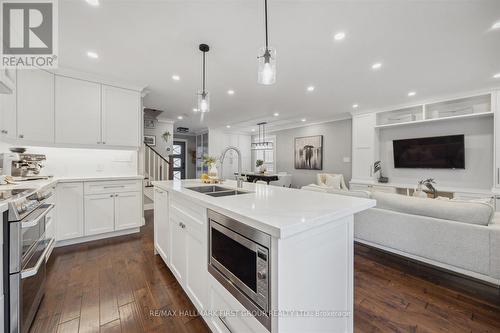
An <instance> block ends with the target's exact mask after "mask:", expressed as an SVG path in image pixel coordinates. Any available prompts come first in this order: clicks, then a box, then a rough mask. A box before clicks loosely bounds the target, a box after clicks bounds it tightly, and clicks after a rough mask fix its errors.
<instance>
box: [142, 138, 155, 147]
mask: <svg viewBox="0 0 500 333" xmlns="http://www.w3.org/2000/svg"><path fill="white" fill-rule="evenodd" d="M144 143H147V144H148V145H150V146H156V136H155V135H144Z"/></svg>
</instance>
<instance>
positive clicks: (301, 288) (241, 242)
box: [153, 180, 375, 333]
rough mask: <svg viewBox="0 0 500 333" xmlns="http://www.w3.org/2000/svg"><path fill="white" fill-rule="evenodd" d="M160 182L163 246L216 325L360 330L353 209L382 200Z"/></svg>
mask: <svg viewBox="0 0 500 333" xmlns="http://www.w3.org/2000/svg"><path fill="white" fill-rule="evenodd" d="M153 185H154V186H155V200H154V204H155V222H154V224H155V225H154V236H155V239H154V242H155V250H156V251H157V253H158V254H159V255H160V256H161V257H162V259H163V260H164V261H165V263H166V264H167V266H168V267H169V268H170V270H171V271H172V273H173V274H174V276H175V277H176V278H177V280H178V282H179V283H180V285H181V286H182V287H183V289H184V291H185V292H186V294H187V295H188V296H189V298H190V299H191V301H192V302H193V304H194V305H195V307H196V308H197V310H198V311H199V312H200V314H201V315H202V316H203V318H204V319H205V321H206V322H207V324H208V326H209V327H210V329H211V330H212V331H213V332H232V333H238V332H272V333H274V332H352V331H353V314H352V311H353V242H354V240H353V215H354V214H356V213H358V212H360V211H363V210H366V209H368V208H371V207H374V206H375V201H374V200H369V199H361V198H353V197H349V196H341V195H333V194H327V193H319V192H310V191H302V190H296V189H289V188H282V187H276V186H268V185H262V184H252V183H244V185H243V188H242V189H236V182H235V181H226V182H225V183H224V184H222V185H218V186H215V187H214V186H212V185H203V184H202V183H201V182H200V181H197V180H184V181H163V182H153Z"/></svg>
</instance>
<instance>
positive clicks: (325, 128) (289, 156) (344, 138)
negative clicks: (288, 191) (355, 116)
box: [272, 119, 352, 187]
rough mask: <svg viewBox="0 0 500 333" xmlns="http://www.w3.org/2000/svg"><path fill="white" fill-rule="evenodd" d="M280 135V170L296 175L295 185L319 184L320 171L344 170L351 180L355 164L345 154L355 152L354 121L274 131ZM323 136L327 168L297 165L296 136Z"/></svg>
mask: <svg viewBox="0 0 500 333" xmlns="http://www.w3.org/2000/svg"><path fill="white" fill-rule="evenodd" d="M272 135H276V171H277V172H285V171H286V172H287V173H291V174H292V186H293V187H302V186H304V185H308V184H311V183H316V174H318V173H320V172H325V173H341V174H343V175H344V178H345V180H346V181H349V180H350V179H351V163H350V161H349V162H344V157H347V158H349V160H350V158H351V154H352V149H351V145H352V142H351V141H352V120H351V119H346V120H339V121H333V122H328V123H323V124H317V125H311V126H304V127H299V128H293V129H288V130H283V131H276V132H272ZM311 135H323V170H296V169H295V167H294V139H295V138H296V137H302V136H311Z"/></svg>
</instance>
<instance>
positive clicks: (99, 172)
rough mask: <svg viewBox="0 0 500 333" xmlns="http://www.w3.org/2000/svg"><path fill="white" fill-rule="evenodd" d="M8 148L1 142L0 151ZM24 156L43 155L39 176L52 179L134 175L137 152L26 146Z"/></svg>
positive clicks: (135, 173) (7, 145)
mask: <svg viewBox="0 0 500 333" xmlns="http://www.w3.org/2000/svg"><path fill="white" fill-rule="evenodd" d="M9 147H10V145H9V144H6V143H3V142H1V143H0V151H1V152H8V149H9ZM26 148H28V150H27V151H26V152H27V153H33V154H45V155H47V161H46V162H45V163H43V165H44V168H42V171H41V174H42V175H50V176H56V177H84V176H85V177H107V176H135V175H137V151H135V150H132V151H131V150H107V149H74V148H54V147H26Z"/></svg>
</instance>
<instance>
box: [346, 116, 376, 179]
mask: <svg viewBox="0 0 500 333" xmlns="http://www.w3.org/2000/svg"><path fill="white" fill-rule="evenodd" d="M375 124H376V115H375V114H374V113H371V114H364V115H357V116H354V117H353V119H352V178H353V179H356V180H373V163H374V162H375V155H376V150H377V138H376V129H375Z"/></svg>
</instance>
